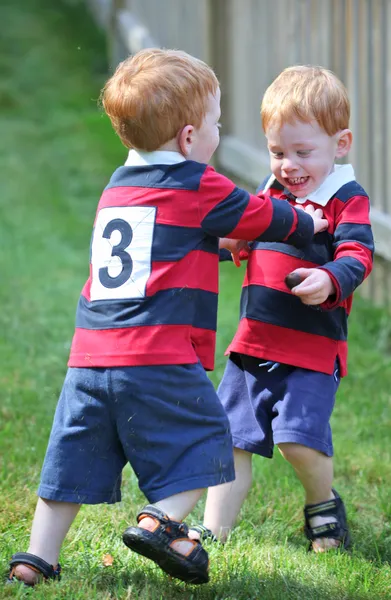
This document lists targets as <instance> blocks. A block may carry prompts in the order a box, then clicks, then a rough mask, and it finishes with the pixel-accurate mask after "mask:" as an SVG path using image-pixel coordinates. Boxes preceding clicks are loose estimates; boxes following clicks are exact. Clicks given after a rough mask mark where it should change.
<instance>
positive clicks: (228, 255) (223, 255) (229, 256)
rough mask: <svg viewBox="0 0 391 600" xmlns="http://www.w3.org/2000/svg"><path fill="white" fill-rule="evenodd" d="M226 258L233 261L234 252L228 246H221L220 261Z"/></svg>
mask: <svg viewBox="0 0 391 600" xmlns="http://www.w3.org/2000/svg"><path fill="white" fill-rule="evenodd" d="M226 260H230V261H231V262H232V254H231V252H230V251H229V250H227V249H226V248H220V251H219V261H220V262H224V261H226Z"/></svg>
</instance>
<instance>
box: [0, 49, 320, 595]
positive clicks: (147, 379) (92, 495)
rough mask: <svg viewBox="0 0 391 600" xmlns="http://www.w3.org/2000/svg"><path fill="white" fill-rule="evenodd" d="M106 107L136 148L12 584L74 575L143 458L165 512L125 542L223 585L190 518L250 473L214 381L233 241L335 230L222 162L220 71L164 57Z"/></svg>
mask: <svg viewBox="0 0 391 600" xmlns="http://www.w3.org/2000/svg"><path fill="white" fill-rule="evenodd" d="M102 98H103V106H104V108H105V111H106V113H107V114H108V115H109V117H110V119H111V121H112V124H113V127H114V129H115V131H116V132H117V134H118V135H119V137H120V138H121V140H122V142H123V143H124V144H125V146H126V147H128V148H129V149H130V151H129V155H128V159H127V161H126V163H125V166H122V167H120V168H119V169H117V170H116V171H115V172H114V174H113V175H112V177H111V179H110V182H109V184H108V185H107V187H106V189H105V190H104V192H103V194H102V196H101V199H100V202H99V204H98V209H97V213H96V218H95V223H94V229H93V233H92V241H91V258H90V276H89V278H88V281H87V282H86V285H85V286H84V288H83V290H82V293H81V296H80V300H79V304H78V308H77V314H76V330H75V335H74V338H73V343H72V348H71V353H70V358H69V363H68V366H69V369H68V373H67V375H66V378H65V382H64V386H63V389H62V392H61V396H60V399H59V402H58V406H57V410H56V414H55V418H54V424H53V429H52V433H51V436H50V440H49V445H48V449H47V453H46V457H45V462H44V465H43V470H42V476H41V483H40V487H39V490H38V495H39V500H38V504H37V508H36V512H35V517H34V522H33V527H32V532H31V538H30V545H29V549H28V552H27V553H20V552H19V553H17V554H15V555H14V556H13V558H12V560H11V572H10V576H9V580H10V581H12V580H13V579H14V578H16V579H18V580H21V581H23V582H25V583H26V584H28V585H34V584H35V583H37V581H39V580H40V579H41V578H42V575H43V577H44V578H46V579H48V578H55V577H58V576H59V573H60V568H59V566H58V556H59V552H60V548H61V545H62V542H63V540H64V537H65V535H66V533H67V531H68V529H69V527H70V526H71V524H72V522H73V520H74V518H75V516H76V514H77V512H78V510H79V508H80V505H81V504H84V503H87V504H98V503H103V502H105V503H113V502H118V501H119V500H120V484H121V472H122V469H123V467H124V466H125V464H126V463H127V462H130V464H131V466H132V468H133V470H134V472H135V473H136V475H137V477H138V481H139V486H140V489H141V490H142V491H143V493H144V494H145V496H146V497H147V499H148V501H149V502H150V504H148V505H147V506H145V507H144V508H143V509H142V510H141V511H140V513H139V515H138V517H137V520H138V526H134V527H129V528H128V529H127V530H126V531H125V532H124V534H123V540H124V542H125V544H126V545H127V546H128V547H129V548H131V549H132V550H134V551H135V552H138V553H140V554H142V555H144V556H146V557H148V558H150V559H151V560H153V561H154V562H155V563H157V564H158V565H159V566H160V567H161V568H162V569H163V570H164V571H166V572H167V573H169V574H170V575H172V576H173V577H177V578H179V579H182V580H183V581H188V582H191V583H196V584H200V583H206V582H207V581H208V555H207V553H206V551H205V550H204V549H203V548H202V546H201V544H200V543H198V542H195V541H194V540H191V539H190V538H189V537H188V535H187V531H188V530H187V527H186V525H185V524H184V523H183V519H184V518H185V517H186V516H187V515H188V513H189V512H190V511H191V510H192V508H193V507H194V505H195V504H196V502H197V501H198V499H199V498H200V496H201V494H202V493H203V491H204V489H205V488H207V487H209V486H213V485H217V484H219V483H222V482H224V481H232V480H233V479H234V477H235V474H234V465H233V457H232V439H231V435H230V432H229V424H228V420H227V417H226V415H225V412H224V410H223V408H222V406H221V404H220V402H219V400H218V397H217V395H216V393H215V390H214V388H213V385H212V383H211V382H210V380H209V379H208V377H207V375H206V373H205V370H210V369H213V366H214V350H215V332H216V313H217V297H218V262H219V238H220V237H229V238H232V239H243V240H253V239H259V240H262V239H263V240H270V241H271V240H275V241H276V240H285V242H286V243H287V244H296V245H297V246H302V245H304V244H306V243H309V242H310V241H311V239H312V237H313V234H314V232H315V233H316V232H318V231H321V230H322V229H324V228H325V227H326V226H327V221H325V220H324V219H322V218H321V217H322V211H321V210H316V209H313V208H311V209H309V211H308V212H309V213H310V214H305V212H303V211H296V209H295V208H293V207H292V206H290V204H289V203H288V202H280V201H279V200H273V199H271V198H270V197H269V195H262V194H261V195H259V196H258V197H257V196H252V195H250V194H248V193H247V192H245V191H244V190H241V189H238V188H237V187H236V186H235V184H234V183H232V182H231V181H230V180H229V179H227V178H226V177H223V176H222V175H219V174H218V173H216V172H215V171H214V169H213V168H212V167H210V166H208V163H209V161H210V159H211V157H212V155H213V153H214V151H215V150H216V148H217V145H218V143H219V118H220V89H219V83H218V81H217V78H216V76H215V74H214V72H213V71H212V69H211V68H210V67H208V66H207V65H206V64H205V63H203V62H202V61H200V60H198V59H196V58H194V57H192V56H189V55H188V54H186V53H185V52H180V51H176V50H160V49H148V50H144V51H141V52H139V53H138V54H136V55H135V56H134V57H131V58H128V59H127V60H125V61H124V62H123V63H121V64H120V65H119V67H118V68H117V70H116V72H115V73H114V75H113V76H112V77H111V78H110V79H109V81H108V82H107V83H106V86H105V88H104V90H103V96H102Z"/></svg>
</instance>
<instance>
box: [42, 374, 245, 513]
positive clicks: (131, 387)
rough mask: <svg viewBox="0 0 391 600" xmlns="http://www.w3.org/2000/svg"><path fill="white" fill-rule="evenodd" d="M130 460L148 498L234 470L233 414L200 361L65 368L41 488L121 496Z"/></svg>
mask: <svg viewBox="0 0 391 600" xmlns="http://www.w3.org/2000/svg"><path fill="white" fill-rule="evenodd" d="M127 462H129V463H130V464H131V466H132V468H133V470H134V472H135V474H136V476H137V478H138V482H139V487H140V489H141V491H142V492H143V493H144V494H145V496H146V497H147V499H148V501H149V502H157V501H159V500H162V499H164V498H167V497H169V496H172V495H173V494H177V493H179V492H184V491H188V490H192V489H197V488H206V487H209V486H213V485H217V484H220V483H224V482H227V481H232V480H233V479H234V478H235V472H234V464H233V450H232V438H231V433H230V428H229V422H228V419H227V416H226V414H225V412H224V409H223V408H222V406H221V403H220V401H219V399H218V397H217V394H216V392H215V390H214V387H213V385H212V383H211V381H210V380H209V379H208V377H207V375H206V373H205V371H204V369H203V367H202V366H201V365H200V364H187V365H159V366H141V367H140V366H137V367H118V368H107V369H105V368H70V369H69V370H68V373H67V375H66V378H65V382H64V385H63V389H62V392H61V395H60V399H59V402H58V405H57V409H56V413H55V417H54V423H53V428H52V432H51V435H50V439H49V444H48V449H47V452H46V457H45V461H44V465H43V468H42V475H41V482H40V486H39V489H38V495H39V496H40V497H42V498H45V499H48V500H57V501H62V502H75V503H78V504H84V503H86V504H98V503H102V502H105V503H114V502H118V501H120V499H121V493H120V487H121V472H122V470H123V468H124V466H125V464H126V463H127Z"/></svg>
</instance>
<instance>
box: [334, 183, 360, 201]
mask: <svg viewBox="0 0 391 600" xmlns="http://www.w3.org/2000/svg"><path fill="white" fill-rule="evenodd" d="M354 196H364V197H365V198H368V194H367V193H366V191H365V190H364V188H362V187H361V185H360V184H359V183H357V181H349V183H345V185H343V186H342V187H341V188H340V189H339V190H338V192H336V193H335V195H334V196H333V198H338V200H340V201H341V202H347V201H348V200H350V198H353V197H354Z"/></svg>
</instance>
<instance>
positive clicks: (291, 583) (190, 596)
mask: <svg viewBox="0 0 391 600" xmlns="http://www.w3.org/2000/svg"><path fill="white" fill-rule="evenodd" d="M94 584H95V585H94V587H96V589H97V590H100V591H102V592H103V591H105V592H109V593H111V594H115V595H114V596H113V597H115V598H133V597H134V598H138V599H140V600H147V599H148V600H160V599H169V600H176V599H177V598H178V599H179V598H181V599H183V600H258V599H260V598H262V600H295V599H297V600H312V599H313V600H319V598H322V600H335V599H336V598H344V599H345V600H347V599H351V600H373V596H372V595H371V594H361V595H358V594H357V593H356V592H354V593H352V594H349V592H347V591H346V589H344V587H343V586H342V585H341V586H339V585H327V586H326V585H324V584H321V585H319V583H318V582H316V581H314V582H313V584H312V583H304V582H301V581H299V580H297V579H295V578H293V577H291V576H290V575H283V574H273V575H269V574H267V573H259V575H258V574H256V573H254V572H249V571H245V572H242V573H240V574H235V573H231V574H230V575H229V577H228V579H227V580H225V581H218V582H214V581H213V576H212V578H211V582H210V583H209V584H207V585H202V586H191V585H187V584H184V583H182V582H179V581H178V580H174V579H171V580H170V578H169V577H165V576H163V578H162V576H161V575H160V573H159V572H158V571H157V572H156V574H155V572H154V570H152V571H151V570H149V571H148V572H144V571H142V570H141V569H137V570H134V571H133V572H132V573H129V574H128V573H122V574H120V575H119V576H116V574H115V572H112V573H111V574H110V575H109V576H108V575H107V574H106V573H105V574H104V575H102V576H101V577H99V578H97V579H95V581H94ZM119 589H122V590H123V595H122V594H121V593H120V594H119V595H118V592H119Z"/></svg>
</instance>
